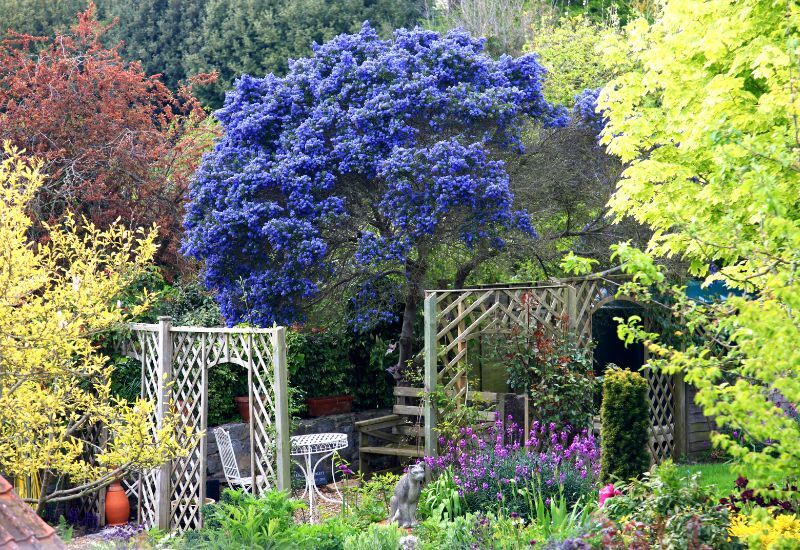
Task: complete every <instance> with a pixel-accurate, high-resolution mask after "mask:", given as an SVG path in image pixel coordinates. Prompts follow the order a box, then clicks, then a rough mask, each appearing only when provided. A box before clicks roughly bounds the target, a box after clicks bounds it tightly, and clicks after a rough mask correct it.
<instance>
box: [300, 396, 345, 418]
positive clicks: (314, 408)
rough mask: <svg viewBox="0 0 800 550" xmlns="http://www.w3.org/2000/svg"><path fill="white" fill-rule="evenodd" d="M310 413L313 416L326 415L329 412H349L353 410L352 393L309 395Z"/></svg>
mask: <svg viewBox="0 0 800 550" xmlns="http://www.w3.org/2000/svg"><path fill="white" fill-rule="evenodd" d="M306 403H307V404H308V414H309V415H311V416H326V415H328V414H341V413H348V412H350V411H352V410H353V396H352V395H333V396H330V397H309V398H308V399H306Z"/></svg>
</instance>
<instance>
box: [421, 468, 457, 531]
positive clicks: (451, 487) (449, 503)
mask: <svg viewBox="0 0 800 550" xmlns="http://www.w3.org/2000/svg"><path fill="white" fill-rule="evenodd" d="M466 513H467V507H466V503H465V502H464V497H463V496H461V495H460V494H459V492H458V485H456V482H455V480H454V479H453V469H452V468H446V469H445V470H442V472H441V473H440V474H439V475H438V476H437V477H436V479H434V480H433V481H431V482H430V483H426V484H425V487H423V489H422V493H421V494H420V496H419V509H418V510H417V516H419V517H421V518H429V517H433V518H441V519H446V520H454V519H455V518H457V517H458V516H463V515H464V514H466Z"/></svg>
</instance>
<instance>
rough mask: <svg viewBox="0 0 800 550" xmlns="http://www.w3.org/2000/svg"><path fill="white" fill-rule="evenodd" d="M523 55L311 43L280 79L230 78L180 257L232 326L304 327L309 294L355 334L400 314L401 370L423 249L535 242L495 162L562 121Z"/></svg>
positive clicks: (460, 46)
mask: <svg viewBox="0 0 800 550" xmlns="http://www.w3.org/2000/svg"><path fill="white" fill-rule="evenodd" d="M543 78H544V70H543V69H542V67H541V65H540V64H539V62H538V60H537V57H536V56H535V55H533V54H529V55H525V56H522V57H518V58H511V57H508V56H503V57H500V58H498V59H492V58H491V57H490V56H488V55H487V54H486V53H485V52H484V43H483V41H482V40H478V39H474V38H471V37H470V36H469V35H468V34H466V33H465V32H463V31H459V30H456V31H451V32H449V33H447V34H444V35H442V34H439V33H436V32H432V31H425V30H419V29H416V30H405V29H401V30H398V31H396V32H395V34H394V37H393V39H391V40H382V39H380V38H379V37H378V35H377V34H376V33H375V31H374V30H373V29H372V28H370V26H369V25H368V24H367V23H365V24H364V26H363V28H362V29H361V31H360V32H359V33H358V34H353V35H341V36H338V37H336V38H334V39H333V40H331V41H330V42H328V43H326V44H324V45H321V46H315V48H314V52H313V54H312V55H311V56H310V57H308V58H303V59H298V60H296V61H293V62H292V63H291V64H290V68H289V71H288V74H287V75H286V76H284V77H280V78H279V77H276V76H274V75H267V76H266V77H264V78H254V77H251V76H243V77H242V78H240V79H239V80H238V81H237V83H236V86H235V89H234V90H232V91H231V92H229V93H228V95H227V97H226V101H225V106H224V107H223V108H222V109H221V110H220V111H218V113H217V117H218V118H219V120H220V122H221V123H222V126H223V128H224V134H223V136H222V137H221V139H220V140H219V142H218V143H217V145H216V147H215V149H214V151H213V152H212V153H210V154H208V155H207V156H206V157H205V159H204V161H203V163H202V165H201V167H200V169H199V171H198V173H197V178H196V181H195V183H194V185H193V187H192V188H191V192H190V201H189V204H188V210H187V215H186V222H185V224H186V229H187V232H186V240H185V243H184V250H185V252H186V253H188V254H190V255H191V256H194V257H195V258H197V259H200V260H203V261H204V262H205V272H204V277H205V283H206V284H207V285H208V286H209V287H210V288H213V289H216V290H217V292H218V297H219V298H218V299H219V302H220V305H221V307H222V311H223V313H224V315H225V318H226V319H227V321H228V322H229V323H231V324H233V323H239V322H243V321H248V322H251V323H255V324H259V325H269V324H272V323H273V322H278V323H289V322H294V321H298V320H302V318H303V316H304V314H305V312H306V311H307V307H308V304H310V303H313V302H314V300H318V299H319V298H320V297H321V296H326V295H327V296H336V297H337V298H338V299H340V300H341V299H349V300H351V304H352V307H354V308H355V313H354V314H353V319H352V321H354V322H355V323H356V324H357V325H359V326H362V327H363V326H366V325H369V324H370V323H374V322H376V321H381V320H384V321H385V320H388V319H390V318H392V316H393V315H395V314H396V312H399V310H400V309H401V308H402V311H403V313H402V333H401V338H400V361H401V364H403V362H404V361H405V360H407V359H409V358H410V357H411V353H412V346H413V321H414V318H415V315H416V314H417V311H418V308H419V305H420V301H421V298H422V293H423V290H424V283H425V275H426V272H427V269H428V266H429V264H430V255H431V253H432V251H433V250H434V249H435V248H436V247H437V246H439V245H441V244H442V243H447V242H462V243H465V244H466V245H467V246H476V245H478V244H480V245H481V246H490V247H495V248H498V247H502V246H503V238H504V236H505V235H507V234H509V232H523V233H526V234H528V235H532V234H533V233H534V229H533V228H532V227H531V223H530V219H529V217H528V214H527V213H526V212H525V211H523V210H521V209H517V208H515V206H514V201H513V195H512V193H511V190H510V187H509V178H508V174H507V173H506V170H505V165H504V163H503V162H502V160H500V152H504V153H505V154H507V152H508V151H509V150H516V151H521V150H522V145H521V139H520V135H521V131H522V129H523V127H524V126H525V125H528V124H531V122H533V123H537V124H541V125H544V126H561V125H564V124H565V123H566V122H567V113H566V112H565V111H564V110H563V109H561V108H554V107H552V106H551V105H549V104H548V103H547V102H546V101H545V100H544V98H543V96H542V81H543Z"/></svg>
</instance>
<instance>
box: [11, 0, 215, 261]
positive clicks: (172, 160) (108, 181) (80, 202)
mask: <svg viewBox="0 0 800 550" xmlns="http://www.w3.org/2000/svg"><path fill="white" fill-rule="evenodd" d="M108 28H109V27H108V26H104V25H102V24H100V23H99V22H98V21H97V19H96V16H95V6H94V5H93V4H90V5H89V8H88V9H87V10H86V11H85V12H83V13H80V14H78V20H77V24H76V25H75V26H74V27H73V28H72V30H71V32H69V33H67V34H56V36H55V37H53V38H43V37H34V36H29V35H22V34H17V33H13V32H9V35H8V37H7V38H6V39H5V40H4V41H3V42H2V44H0V139H2V140H10V141H11V142H12V143H13V144H15V145H17V146H19V147H22V148H24V149H25V150H26V151H27V152H28V153H31V154H35V155H37V156H38V157H40V158H42V159H43V160H44V162H45V173H46V174H47V176H48V178H47V180H46V182H47V183H46V185H45V186H44V187H43V188H42V189H41V191H40V192H39V194H38V196H37V198H36V200H35V201H34V202H33V204H32V206H31V209H32V212H31V214H32V215H33V217H34V219H35V220H36V221H37V223H38V228H37V229H35V230H34V231H36V232H37V234H34V235H32V237H33V238H36V239H40V238H46V237H45V235H44V233H43V232H41V222H50V223H52V222H54V221H57V220H58V219H59V218H60V217H61V216H62V215H63V214H64V212H66V211H67V210H71V211H73V212H75V213H76V214H78V215H83V216H85V217H86V218H87V219H89V220H90V221H92V222H94V223H95V224H97V225H98V226H100V227H106V226H107V225H108V224H109V223H110V222H112V221H114V220H115V219H117V218H121V219H122V220H123V221H124V222H125V223H126V224H130V225H131V226H142V225H143V226H149V225H152V224H154V223H155V224H157V225H158V226H159V235H160V240H161V249H160V252H159V254H160V256H159V260H160V263H161V264H162V265H165V266H166V267H168V268H170V269H171V270H173V272H174V271H175V270H176V269H179V268H180V267H181V261H180V259H179V255H178V254H177V252H176V246H177V242H178V238H179V235H180V232H181V219H182V213H183V210H182V204H183V196H184V192H185V190H186V187H187V185H188V181H189V178H190V176H191V174H193V173H194V170H195V167H196V164H197V162H198V161H199V159H200V156H201V154H202V152H203V151H204V150H205V149H206V148H207V147H208V146H209V145H210V143H211V141H212V139H213V136H214V128H213V126H212V125H211V124H210V120H206V113H205V112H204V111H203V109H202V108H201V106H200V104H199V103H198V102H197V100H196V99H195V98H194V97H193V96H192V94H191V91H190V89H189V88H188V87H184V88H182V89H181V90H180V91H178V93H175V94H174V93H173V92H171V91H170V90H169V89H168V88H167V87H166V86H165V85H164V84H163V83H161V82H160V80H159V79H158V76H148V75H147V74H145V72H144V71H143V70H142V67H141V65H140V64H139V63H130V62H127V61H125V60H123V59H122V58H121V57H120V54H119V51H118V49H119V46H115V47H110V48H109V47H106V46H105V45H103V43H102V38H103V35H104V33H105V32H106V31H107V30H108Z"/></svg>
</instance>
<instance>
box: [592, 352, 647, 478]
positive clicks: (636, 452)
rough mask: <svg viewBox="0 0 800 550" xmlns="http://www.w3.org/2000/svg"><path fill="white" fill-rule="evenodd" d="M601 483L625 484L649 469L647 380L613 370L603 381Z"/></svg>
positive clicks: (633, 373) (622, 371)
mask: <svg viewBox="0 0 800 550" xmlns="http://www.w3.org/2000/svg"><path fill="white" fill-rule="evenodd" d="M600 421H601V427H600V444H601V454H600V480H601V481H602V482H604V483H605V482H609V481H613V480H615V479H619V480H623V481H626V480H628V479H630V478H636V477H639V476H640V475H641V474H642V473H643V472H646V471H647V469H648V468H649V467H650V455H649V453H648V451H647V438H648V433H647V429H648V427H649V425H650V410H649V405H648V402H647V380H645V379H644V377H643V376H642V375H641V374H639V373H638V372H633V371H628V370H623V369H620V368H618V367H612V368H610V369H609V370H608V371H607V372H606V375H605V379H604V380H603V404H602V406H601V407H600Z"/></svg>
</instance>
